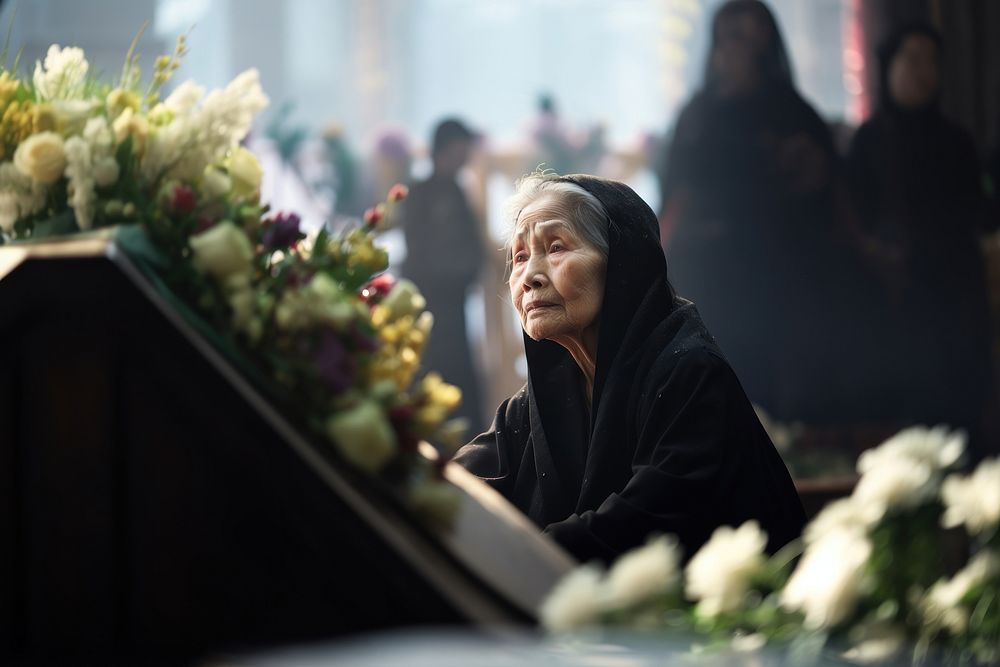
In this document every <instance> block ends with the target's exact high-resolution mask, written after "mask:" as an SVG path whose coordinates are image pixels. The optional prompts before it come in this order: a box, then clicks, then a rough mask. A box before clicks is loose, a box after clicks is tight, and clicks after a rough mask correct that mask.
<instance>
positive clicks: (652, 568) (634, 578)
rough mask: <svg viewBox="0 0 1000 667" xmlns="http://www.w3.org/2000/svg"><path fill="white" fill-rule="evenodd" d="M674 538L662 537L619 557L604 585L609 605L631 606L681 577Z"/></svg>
mask: <svg viewBox="0 0 1000 667" xmlns="http://www.w3.org/2000/svg"><path fill="white" fill-rule="evenodd" d="M679 561H680V554H679V552H678V549H677V540H675V539H673V538H671V537H667V536H661V537H657V538H655V539H653V540H650V541H649V543H648V544H646V545H645V546H643V547H639V548H638V549H633V550H632V551H630V552H628V553H626V554H625V555H623V556H622V557H621V558H619V559H618V560H617V561H616V562H615V564H614V566H613V567H612V568H611V571H610V572H608V579H607V582H606V583H605V586H604V603H605V604H606V605H607V606H608V607H610V608H624V607H630V606H632V605H634V604H637V603H639V602H642V601H643V600H646V599H648V598H650V597H653V596H654V595H658V594H660V593H663V592H666V591H668V590H670V589H671V588H673V587H674V586H675V585H676V584H677V583H678V580H679V578H680V570H679V569H678V563H679Z"/></svg>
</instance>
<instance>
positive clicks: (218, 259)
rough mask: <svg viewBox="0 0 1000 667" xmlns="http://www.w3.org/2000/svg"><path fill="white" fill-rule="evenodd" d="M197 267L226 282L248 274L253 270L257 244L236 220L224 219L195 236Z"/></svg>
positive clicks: (191, 242)
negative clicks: (254, 247)
mask: <svg viewBox="0 0 1000 667" xmlns="http://www.w3.org/2000/svg"><path fill="white" fill-rule="evenodd" d="M190 244H191V250H192V251H194V257H193V258H192V259H193V262H194V265H195V268H197V269H198V270H199V271H201V272H203V273H207V274H209V275H211V276H214V277H215V278H216V279H217V280H219V281H220V282H221V281H224V280H226V279H228V278H230V277H232V276H239V275H247V274H249V273H250V271H251V270H252V269H253V247H252V246H251V245H250V239H248V238H247V235H246V234H245V233H243V230H242V229H240V228H239V227H237V226H236V225H235V224H233V223H232V222H229V221H228V220H227V221H224V222H220V223H219V224H217V225H216V226H214V227H212V228H211V229H209V230H207V231H204V232H202V233H201V234H197V235H195V236H192V237H191V240H190Z"/></svg>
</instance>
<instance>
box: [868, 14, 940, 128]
mask: <svg viewBox="0 0 1000 667" xmlns="http://www.w3.org/2000/svg"><path fill="white" fill-rule="evenodd" d="M914 35H921V36H924V37H927V38H929V39H930V40H931V41H932V42H933V43H934V46H935V48H936V49H937V55H938V64H939V65H940V62H941V53H942V50H943V48H944V40H943V39H942V38H941V33H939V32H938V31H937V30H935V29H934V28H933V27H931V26H930V25H929V24H927V23H924V22H923V21H910V22H907V23H904V24H903V25H901V26H899V27H898V28H896V29H895V30H893V31H892V33H891V34H890V35H889V36H888V37H887V38H886V39H885V40H884V41H883V42H882V43H881V44H880V45H879V48H878V75H879V76H878V105H879V110H880V111H881V112H883V113H885V114H888V115H890V116H891V117H893V118H895V119H897V120H898V119H905V118H913V119H918V120H919V119H923V118H929V117H937V116H939V115H940V111H939V103H940V95H941V89H940V85H939V86H938V92H937V94H936V95H934V96H933V97H932V98H931V99H930V100H929V101H928V102H927V104H925V105H924V106H923V107H921V108H920V109H912V110H909V109H903V108H902V107H900V106H899V105H898V104H896V102H895V101H894V100H893V99H892V93H891V92H890V90H889V68H890V67H892V61H893V60H894V59H895V58H896V56H897V55H898V54H899V51H900V49H902V48H903V45H904V44H905V43H906V40H907V39H908V38H910V37H912V36H914Z"/></svg>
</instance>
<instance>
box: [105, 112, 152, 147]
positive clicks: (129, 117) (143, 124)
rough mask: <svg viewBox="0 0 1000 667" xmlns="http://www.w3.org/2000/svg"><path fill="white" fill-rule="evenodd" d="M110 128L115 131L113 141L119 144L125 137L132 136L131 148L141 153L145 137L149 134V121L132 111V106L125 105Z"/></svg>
mask: <svg viewBox="0 0 1000 667" xmlns="http://www.w3.org/2000/svg"><path fill="white" fill-rule="evenodd" d="M111 129H112V130H113V131H114V133H115V143H116V144H120V143H122V142H123V141H125V140H126V139H127V138H129V137H132V142H133V149H134V150H135V152H136V153H142V151H143V149H144V148H145V147H146V137H147V136H149V122H147V121H146V119H145V118H144V117H142V116H141V115H139V114H137V113H135V112H134V111H132V107H126V108H125V109H124V110H123V111H122V112H121V114H119V116H118V117H117V118H115V121H114V122H113V123H112V124H111Z"/></svg>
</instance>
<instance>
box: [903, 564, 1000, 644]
mask: <svg viewBox="0 0 1000 667" xmlns="http://www.w3.org/2000/svg"><path fill="white" fill-rule="evenodd" d="M997 573H1000V558H998V557H997V555H996V554H995V553H992V552H990V551H981V552H979V553H978V554H976V555H975V556H974V557H973V558H972V559H971V560H970V561H969V563H968V564H967V565H966V566H965V567H964V568H962V569H961V570H959V571H958V572H956V573H955V576H954V577H952V578H951V579H941V580H940V581H938V582H937V583H936V584H934V585H933V586H932V587H931V589H930V591H928V593H927V595H926V596H925V597H924V600H923V604H922V605H921V610H922V611H923V615H924V620H925V621H926V622H928V623H931V624H933V625H935V626H938V627H944V628H947V629H948V630H950V631H951V632H952V633H954V634H956V635H959V634H962V633H963V632H965V629H966V627H968V624H969V610H968V609H966V608H965V607H964V606H962V605H961V602H962V598H964V597H965V596H966V594H968V592H969V591H970V590H971V589H972V588H973V587H974V586H978V585H980V584H982V583H983V582H985V581H986V580H987V579H988V578H990V577H993V576H996V575H997Z"/></svg>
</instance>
